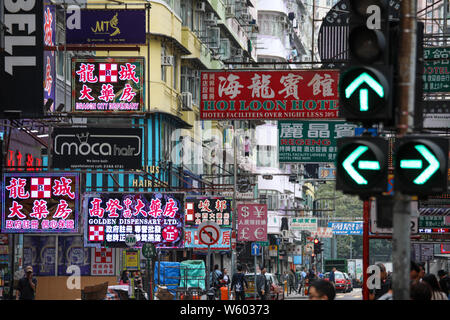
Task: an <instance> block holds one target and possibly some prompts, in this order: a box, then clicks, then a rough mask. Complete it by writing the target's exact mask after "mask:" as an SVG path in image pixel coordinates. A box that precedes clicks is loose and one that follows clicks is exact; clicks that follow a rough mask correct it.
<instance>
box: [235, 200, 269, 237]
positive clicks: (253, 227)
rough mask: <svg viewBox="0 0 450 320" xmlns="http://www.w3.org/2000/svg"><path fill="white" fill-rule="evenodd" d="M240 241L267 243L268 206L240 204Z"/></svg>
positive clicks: (238, 209)
mask: <svg viewBox="0 0 450 320" xmlns="http://www.w3.org/2000/svg"><path fill="white" fill-rule="evenodd" d="M237 214H238V217H237V219H238V220H237V225H238V230H239V231H238V241H251V242H256V241H267V204H256V203H248V204H238V206H237Z"/></svg>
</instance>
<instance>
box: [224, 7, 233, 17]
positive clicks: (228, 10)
mask: <svg viewBox="0 0 450 320" xmlns="http://www.w3.org/2000/svg"><path fill="white" fill-rule="evenodd" d="M225 16H226V17H227V18H229V17H232V16H234V11H233V7H232V6H226V7H225Z"/></svg>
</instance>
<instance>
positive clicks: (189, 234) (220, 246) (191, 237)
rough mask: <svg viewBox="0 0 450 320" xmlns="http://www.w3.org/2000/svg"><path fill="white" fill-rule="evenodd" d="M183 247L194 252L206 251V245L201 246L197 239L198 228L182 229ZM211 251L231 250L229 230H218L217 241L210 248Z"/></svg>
mask: <svg viewBox="0 0 450 320" xmlns="http://www.w3.org/2000/svg"><path fill="white" fill-rule="evenodd" d="M184 247H185V248H189V249H194V250H208V246H207V245H206V244H202V243H200V241H199V238H198V228H196V227H186V228H185V229H184ZM210 249H211V250H223V251H228V250H231V228H220V235H219V240H218V241H217V242H216V243H215V244H213V245H211V246H210Z"/></svg>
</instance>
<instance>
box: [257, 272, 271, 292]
mask: <svg viewBox="0 0 450 320" xmlns="http://www.w3.org/2000/svg"><path fill="white" fill-rule="evenodd" d="M256 291H257V292H258V296H259V299H260V300H267V297H268V295H269V281H267V279H266V268H265V267H262V268H261V273H260V274H259V275H258V276H257V277H256Z"/></svg>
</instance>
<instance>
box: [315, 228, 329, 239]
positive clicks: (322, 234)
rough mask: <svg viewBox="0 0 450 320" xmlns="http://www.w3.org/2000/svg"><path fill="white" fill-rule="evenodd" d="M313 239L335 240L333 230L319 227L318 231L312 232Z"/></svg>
mask: <svg viewBox="0 0 450 320" xmlns="http://www.w3.org/2000/svg"><path fill="white" fill-rule="evenodd" d="M311 237H313V238H333V229H331V228H323V227H319V228H317V230H316V231H311Z"/></svg>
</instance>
